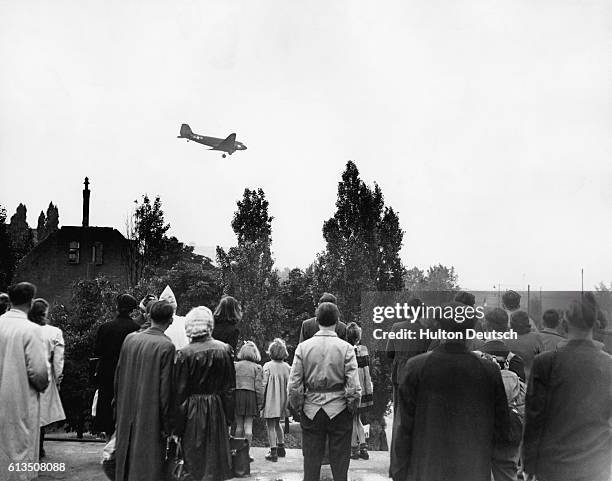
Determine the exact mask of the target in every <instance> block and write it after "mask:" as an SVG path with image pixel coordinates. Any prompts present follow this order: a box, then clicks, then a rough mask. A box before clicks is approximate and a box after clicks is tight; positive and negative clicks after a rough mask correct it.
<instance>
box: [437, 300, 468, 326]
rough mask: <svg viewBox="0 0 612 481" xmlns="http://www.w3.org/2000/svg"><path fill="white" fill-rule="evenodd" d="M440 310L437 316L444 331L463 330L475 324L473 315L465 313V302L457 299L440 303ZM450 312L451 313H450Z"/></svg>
mask: <svg viewBox="0 0 612 481" xmlns="http://www.w3.org/2000/svg"><path fill="white" fill-rule="evenodd" d="M441 307H442V312H441V314H439V316H438V319H437V320H438V324H439V325H440V328H441V329H442V330H444V331H446V332H465V331H467V330H468V329H473V328H474V326H475V325H476V316H475V315H465V308H466V305H465V304H461V303H460V302H457V301H452V302H447V303H446V304H442V306H441ZM451 314H452V315H451Z"/></svg>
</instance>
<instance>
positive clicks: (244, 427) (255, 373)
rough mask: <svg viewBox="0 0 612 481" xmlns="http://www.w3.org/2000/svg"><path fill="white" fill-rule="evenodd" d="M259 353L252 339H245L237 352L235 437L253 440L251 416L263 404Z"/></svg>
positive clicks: (257, 411) (253, 415) (256, 413)
mask: <svg viewBox="0 0 612 481" xmlns="http://www.w3.org/2000/svg"><path fill="white" fill-rule="evenodd" d="M259 361H261V355H260V354H259V350H258V349H257V346H256V345H255V343H254V342H253V341H246V342H245V343H244V344H243V346H242V347H241V348H240V351H239V352H238V362H236V363H234V364H235V367H236V392H235V414H236V437H238V438H243V437H244V438H246V439H247V440H248V441H249V444H251V442H252V440H253V418H254V417H255V416H257V415H259V411H260V410H261V407H262V404H263V393H264V388H263V370H262V368H261V366H260V365H259V364H257V363H258V362H259Z"/></svg>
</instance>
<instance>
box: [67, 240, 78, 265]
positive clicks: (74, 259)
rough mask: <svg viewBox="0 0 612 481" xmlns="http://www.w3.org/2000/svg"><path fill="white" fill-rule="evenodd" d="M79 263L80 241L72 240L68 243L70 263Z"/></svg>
mask: <svg viewBox="0 0 612 481" xmlns="http://www.w3.org/2000/svg"><path fill="white" fill-rule="evenodd" d="M78 263H79V243H78V242H77V241H70V244H69V245H68V264H78Z"/></svg>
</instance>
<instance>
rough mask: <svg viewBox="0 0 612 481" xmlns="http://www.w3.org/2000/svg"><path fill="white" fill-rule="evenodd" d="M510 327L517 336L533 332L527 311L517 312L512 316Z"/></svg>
mask: <svg viewBox="0 0 612 481" xmlns="http://www.w3.org/2000/svg"><path fill="white" fill-rule="evenodd" d="M510 327H511V328H512V330H513V331H516V332H517V334H527V333H528V332H529V331H531V323H530V322H529V315H528V314H527V313H526V312H525V311H515V312H513V313H512V315H511V316H510Z"/></svg>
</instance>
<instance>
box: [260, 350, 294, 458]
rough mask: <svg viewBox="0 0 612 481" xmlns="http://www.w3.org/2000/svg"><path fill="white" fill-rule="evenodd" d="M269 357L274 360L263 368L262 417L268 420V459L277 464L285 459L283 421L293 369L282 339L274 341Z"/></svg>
mask: <svg viewBox="0 0 612 481" xmlns="http://www.w3.org/2000/svg"><path fill="white" fill-rule="evenodd" d="M268 355H269V356H270V359H272V360H271V361H268V362H267V363H265V364H264V367H263V376H264V381H263V385H264V392H265V395H264V405H263V410H262V417H263V418H264V419H265V420H266V427H267V428H268V439H269V441H270V453H269V454H268V455H267V456H266V459H267V460H268V461H273V462H276V461H278V458H279V457H281V458H284V457H285V435H284V433H283V428H282V426H281V421H283V420H284V419H285V413H286V410H287V383H288V382H289V372H290V371H291V367H290V366H289V364H287V363H286V362H285V359H287V357H289V354H288V353H287V346H286V345H285V341H283V340H282V339H279V338H276V339H274V341H273V342H272V343H271V344H270V347H268Z"/></svg>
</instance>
